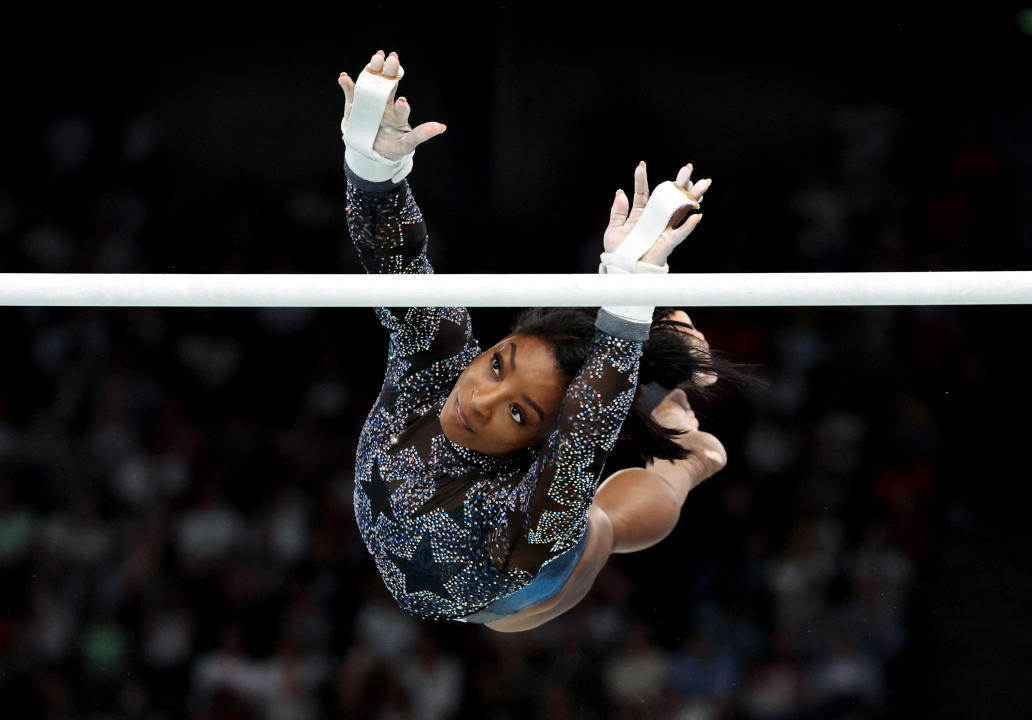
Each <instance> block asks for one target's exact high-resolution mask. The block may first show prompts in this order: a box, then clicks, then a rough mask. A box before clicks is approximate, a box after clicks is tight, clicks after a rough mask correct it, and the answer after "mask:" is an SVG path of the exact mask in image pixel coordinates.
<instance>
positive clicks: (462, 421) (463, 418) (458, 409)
mask: <svg viewBox="0 0 1032 720" xmlns="http://www.w3.org/2000/svg"><path fill="white" fill-rule="evenodd" d="M455 419H456V420H458V421H459V424H460V425H462V426H463V427H464V428H466V429H467V430H469V431H470V432H471V433H476V430H474V429H473V428H471V427H470V426H469V423H468V422H467V421H466V416H465V415H463V414H462V404H461V403H460V402H459V396H458V395H456V396H455Z"/></svg>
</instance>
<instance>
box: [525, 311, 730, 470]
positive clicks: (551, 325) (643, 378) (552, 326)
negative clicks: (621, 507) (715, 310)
mask: <svg viewBox="0 0 1032 720" xmlns="http://www.w3.org/2000/svg"><path fill="white" fill-rule="evenodd" d="M677 309H678V308H671V307H660V308H656V310H655V312H654V313H653V316H652V318H653V320H652V328H651V330H650V333H649V339H648V340H647V341H646V342H645V344H644V346H643V348H642V358H641V363H640V365H639V369H638V390H637V392H636V394H635V402H634V405H633V407H632V409H631V412H630V413H629V414H628V416H627V419H626V420H625V421H624V424H623V427H622V428H621V430H620V440H623V441H627V442H629V443H630V444H632V445H633V447H634V449H635V451H636V452H637V453H638V455H640V456H641V458H642V459H643V460H645V461H648V460H651V459H653V458H657V459H663V460H681V459H684V458H686V457H688V456H689V455H690V454H691V453H690V451H688V450H685V449H684V448H683V447H681V446H680V445H679V444H678V443H677V441H676V439H675V438H677V437H679V436H680V435H683V434H684V431H682V430H676V429H672V428H666V427H663V426H662V425H660V424H659V423H657V422H656V421H655V420H653V419H652V417H651V412H652V409H653V407H654V406H655V404H657V402H658V399H659V398H651V397H649V395H656V392H655V391H656V390H657V389H661V393H662V394H663V395H665V394H666V392H667V391H670V390H673V389H674V388H678V387H680V388H683V389H684V390H685V391H686V394H688V396H689V398H692V397H693V396H694V397H697V398H698V397H704V396H705V395H707V394H708V392H709V391H708V389H707V388H701V387H698V386H696V385H695V383H694V382H693V378H697V377H699V376H700V375H702V374H706V373H716V374H717V376H718V378H720V379H721V380H739V379H741V378H743V377H745V374H744V373H742V372H741V371H740V370H739V369H738V366H737V365H735V364H733V363H729V362H727V361H726V360H724V359H723V358H722V357H721V356H720V355H719V353H718V352H717V351H715V350H713V349H710V351H709V352H706V351H703V350H700V349H698V348H696V347H694V346H692V345H691V344H689V342H688V341H687V339H686V335H685V334H684V331H683V330H684V328H686V327H690V326H689V325H686V324H685V323H682V322H679V321H677V320H673V319H671V317H670V316H671V315H673V313H674V312H675V311H676V310H677ZM597 312H598V309H597V308H530V309H528V310H524V311H523V312H521V313H520V314H519V315H518V316H517V317H516V320H515V323H514V325H513V330H512V331H513V333H518V334H521V335H534V336H536V337H540V338H541V339H543V340H545V341H546V342H548V343H549V344H550V345H551V346H552V348H553V350H554V351H555V358H556V363H557V364H558V366H559V369H560V371H561V372H562V373H563V375H564V376H565V381H566V383H567V384H568V383H569V382H570V381H572V380H573V378H574V377H575V376H576V375H577V373H578V372H579V371H580V369H581V367H582V366H583V365H584V361H585V360H586V359H587V357H588V352H589V350H590V349H591V343H592V340H593V339H594V337H595V317H596V315H597ZM650 391H651V392H650Z"/></svg>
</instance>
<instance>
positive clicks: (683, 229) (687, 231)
mask: <svg viewBox="0 0 1032 720" xmlns="http://www.w3.org/2000/svg"><path fill="white" fill-rule="evenodd" d="M701 220H702V213H696V214H695V215H690V216H689V217H688V219H687V220H685V221H684V222H683V223H682V224H681V226H680V227H676V228H672V229H670V230H669V231H668V232H669V233H670V243H671V245H672V246H673V247H677V246H678V245H680V244H681V242H682V241H683V240H684V239H685V238H686V237H688V236H689V235H691V233H692V230H694V229H695V228H696V226H697V225H698V224H699V222H700V221H701Z"/></svg>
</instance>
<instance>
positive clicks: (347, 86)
mask: <svg viewBox="0 0 1032 720" xmlns="http://www.w3.org/2000/svg"><path fill="white" fill-rule="evenodd" d="M400 65H401V61H400V60H399V59H398V54H397V53H395V52H392V53H391V54H390V55H388V56H387V57H386V59H385V58H384V54H383V50H379V51H377V53H376V54H375V55H373V56H372V57H371V58H370V59H369V68H370V69H371V70H373V71H374V72H378V73H383V74H384V75H397V74H398V68H399V67H400ZM363 72H365V70H363ZM337 82H338V83H339V84H340V87H341V89H342V90H344V97H345V106H344V126H345V127H346V126H347V123H348V120H350V118H351V106H352V103H353V102H354V100H355V81H354V80H352V79H351V78H350V77H349V76H348V74H347V73H341V74H340V77H339V78H337ZM411 110H412V107H411V106H410V105H409V104H408V101H407V100H406V99H405V98H404V96H402V97H400V98H398V99H397V100H395V99H394V92H391V95H390V97H389V98H387V107H386V109H385V110H384V112H383V119H382V120H381V121H380V129H379V131H377V133H376V139H375V140H374V141H373V150H375V151H376V152H378V153H380V154H381V155H383V156H384V157H385V158H388V159H390V160H397V159H399V158H402V157H404V156H405V155H407V154H408V153H409V152H411V151H412V150H413V149H415V147H416V146H417V145H419V144H420V143H424V142H426V141H427V140H429V139H430V138H432V137H435V136H437V135H440V134H441V133H443V132H444V131H445V129H446V127H445V126H444V125H443V124H441V123H439V122H425V123H423V124H422V125H418V126H416V127H415V128H413V127H412V126H411V125H409V122H408V118H409V112H411Z"/></svg>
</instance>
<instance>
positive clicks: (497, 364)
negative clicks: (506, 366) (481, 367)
mask: <svg viewBox="0 0 1032 720" xmlns="http://www.w3.org/2000/svg"><path fill="white" fill-rule="evenodd" d="M491 369H492V370H494V374H495V375H500V374H501V370H502V361H501V359H500V358H499V357H498V353H495V354H494V357H493V358H491Z"/></svg>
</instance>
